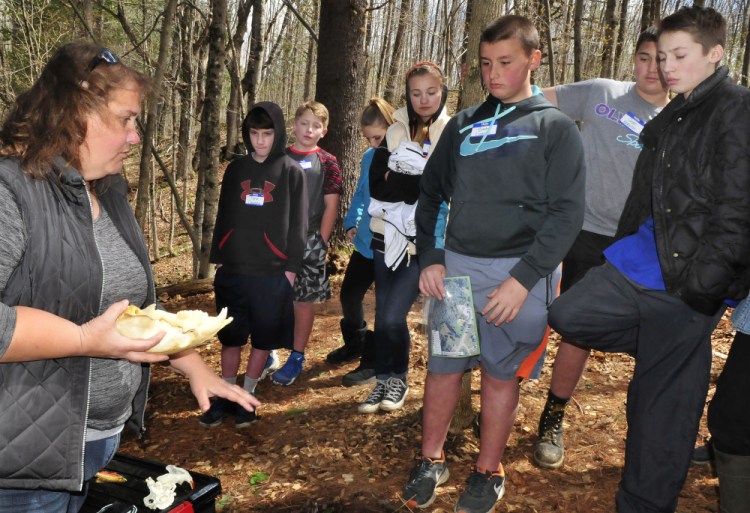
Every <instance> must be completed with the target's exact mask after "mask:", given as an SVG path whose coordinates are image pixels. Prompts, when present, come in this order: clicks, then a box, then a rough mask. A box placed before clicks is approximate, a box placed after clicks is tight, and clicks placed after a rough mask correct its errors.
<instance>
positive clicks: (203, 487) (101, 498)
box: [81, 453, 221, 513]
mask: <svg viewBox="0 0 750 513" xmlns="http://www.w3.org/2000/svg"><path fill="white" fill-rule="evenodd" d="M105 470H109V471H111V472H117V473H118V474H121V475H122V476H123V477H124V478H126V479H127V481H126V482H124V483H96V482H94V481H93V480H92V482H91V484H90V485H89V493H88V497H87V499H86V503H85V504H84V505H83V509H81V513H167V512H170V513H192V512H195V513H215V511H216V508H215V505H214V502H215V500H216V497H217V496H218V495H220V494H221V481H219V480H218V479H217V478H215V477H212V476H207V475H205V474H199V473H198V472H190V475H191V476H192V478H193V482H194V484H195V487H194V488H191V487H190V484H188V483H184V484H180V485H177V490H176V496H175V500H174V502H173V503H172V505H171V506H170V507H168V508H166V509H161V510H154V509H149V508H148V507H146V505H145V504H144V503H143V498H144V497H146V496H147V495H148V493H149V491H148V486H147V485H146V478H147V477H150V478H152V479H154V480H156V478H157V477H159V476H160V475H162V474H166V472H167V470H166V465H164V464H160V463H155V462H152V461H148V460H144V459H140V458H134V457H132V456H127V455H125V454H122V453H117V454H116V455H115V457H114V459H112V461H111V462H110V463H109V465H107V468H106V469H105Z"/></svg>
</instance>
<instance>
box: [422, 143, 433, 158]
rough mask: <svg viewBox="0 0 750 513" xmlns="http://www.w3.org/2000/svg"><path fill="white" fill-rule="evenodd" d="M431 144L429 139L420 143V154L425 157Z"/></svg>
mask: <svg viewBox="0 0 750 513" xmlns="http://www.w3.org/2000/svg"><path fill="white" fill-rule="evenodd" d="M431 147H432V145H431V144H430V141H425V142H424V144H423V145H422V156H424V157H426V156H427V155H429V154H430V148H431Z"/></svg>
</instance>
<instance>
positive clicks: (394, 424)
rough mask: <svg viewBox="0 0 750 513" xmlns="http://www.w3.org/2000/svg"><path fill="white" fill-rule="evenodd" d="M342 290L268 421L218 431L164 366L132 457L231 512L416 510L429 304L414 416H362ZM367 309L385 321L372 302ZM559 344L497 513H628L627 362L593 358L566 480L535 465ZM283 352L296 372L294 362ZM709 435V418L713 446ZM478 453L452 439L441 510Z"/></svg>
mask: <svg viewBox="0 0 750 513" xmlns="http://www.w3.org/2000/svg"><path fill="white" fill-rule="evenodd" d="M178 267H179V266H177V265H176V264H175V263H174V262H172V261H171V260H168V261H161V262H159V263H157V264H156V266H155V272H156V275H157V277H158V279H159V278H160V279H164V277H165V276H169V275H174V274H175V273H176V272H178V271H176V269H177V268H178ZM184 268H186V267H183V269H184ZM187 268H189V267H187ZM340 280H341V275H337V276H334V277H333V278H332V284H333V288H334V292H335V294H334V298H333V299H331V300H330V301H329V302H327V303H324V304H321V305H318V306H319V308H318V310H317V316H316V320H315V326H314V328H313V334H312V338H311V342H310V345H309V347H308V351H307V354H306V356H307V360H308V361H307V364H306V366H305V369H304V371H303V373H302V375H301V377H300V378H299V379H298V380H297V381H296V382H295V383H294V384H293V385H292V386H290V387H281V386H276V385H272V384H271V383H270V381H264V382H262V383H260V384H259V386H258V392H257V393H258V397H259V399H260V400H261V401H262V402H263V405H262V406H261V407H260V408H259V410H258V412H259V415H260V416H261V419H260V421H259V422H257V423H256V424H253V425H251V426H250V427H249V428H246V429H244V430H237V429H235V427H234V422H233V421H232V420H227V421H225V422H224V423H223V424H222V425H220V426H218V427H215V428H204V427H202V426H200V425H199V424H198V416H199V415H200V412H199V410H198V409H197V406H196V403H195V400H194V399H193V397H192V396H191V394H190V391H189V387H188V384H187V380H186V379H184V378H183V377H182V376H179V375H177V374H176V373H174V372H173V371H171V370H170V369H169V368H167V367H164V366H158V367H157V368H156V369H155V372H154V377H153V379H152V386H151V390H150V402H149V416H148V424H147V425H148V428H149V431H148V434H147V437H146V438H145V439H144V440H134V439H127V440H125V441H124V443H123V446H122V448H121V450H122V451H123V452H125V453H127V454H131V455H134V456H139V457H144V458H149V459H153V460H158V461H161V462H164V463H171V464H175V465H179V466H182V467H185V468H188V469H191V470H194V471H197V472H201V473H205V474H210V475H213V476H216V477H218V478H220V479H221V483H222V489H223V494H222V495H221V496H220V497H219V498H218V500H217V503H216V506H217V511H220V512H224V513H230V512H231V513H237V512H305V513H324V512H327V513H335V512H355V513H358V512H362V513H367V512H396V511H398V512H404V513H405V512H407V511H409V508H407V507H406V506H405V505H404V504H403V502H402V501H401V498H400V493H401V490H402V487H403V484H404V482H405V479H406V476H407V475H408V472H409V470H410V468H411V467H412V464H413V457H414V454H415V451H416V450H417V449H418V447H419V441H420V437H421V429H420V408H421V404H422V392H423V388H424V379H425V373H426V360H427V357H426V355H427V349H426V345H425V337H424V336H423V334H422V332H421V324H420V319H421V315H420V311H421V310H420V309H421V303H420V302H418V304H417V305H415V307H414V309H413V310H412V313H411V314H410V315H409V326H410V329H411V334H412V353H411V355H412V356H411V370H410V375H409V381H410V387H411V389H410V393H409V396H408V398H407V401H406V404H405V406H404V408H403V409H402V410H400V411H397V412H393V413H383V412H380V413H377V414H372V415H364V414H360V413H358V412H357V408H356V406H357V404H358V402H360V401H361V400H363V399H364V398H365V397H366V396H367V395H368V393H369V391H370V386H369V385H367V386H363V387H353V388H346V387H343V386H342V385H341V377H342V376H343V375H344V374H345V373H346V372H348V371H349V370H351V369H352V368H354V367H355V366H356V364H355V363H351V364H346V365H343V366H340V367H334V366H331V365H328V364H327V363H325V356H326V354H327V353H328V352H329V351H330V350H332V349H334V348H335V347H338V346H339V345H340V343H341V339H340V332H339V319H340V307H339V304H338V301H337V295H336V292H337V290H338V287H339V284H340ZM161 300H162V301H163V302H164V304H165V306H166V307H167V308H168V309H169V310H171V311H177V310H181V309H195V308H199V309H204V310H206V311H208V312H211V313H214V312H215V310H214V301H213V295H212V294H203V295H198V296H192V297H187V298H181V297H179V296H178V297H166V296H165V297H162V298H161ZM366 303H367V310H368V318H369V319H370V320H372V318H373V316H372V313H373V304H374V298H373V297H372V294H371V293H370V294H368V297H367V300H366ZM731 340H732V333H731V331H730V330H729V324H728V318H727V317H726V316H725V318H724V320H722V323H721V324H720V326H719V329H718V330H717V331H716V332H715V334H714V358H713V368H712V373H711V381H712V384H711V390H710V393H709V397H710V396H711V395H712V394H713V389H714V383H715V380H716V378H717V377H718V374H719V372H720V371H721V367H722V365H723V362H724V358H725V355H726V354H727V352H728V350H729V344H730V342H731ZM556 347H557V335H555V334H554V333H553V335H552V337H551V342H550V348H549V351H548V354H547V360H546V365H545V368H544V372H543V374H542V376H541V378H540V379H539V380H535V381H526V382H524V383H523V384H522V387H521V388H522V390H521V402H520V406H519V411H518V417H517V420H516V423H515V428H514V431H513V433H512V436H511V439H510V441H509V444H508V448H507V450H506V453H505V458H504V465H505V472H506V476H507V485H506V486H507V488H506V490H507V491H506V494H505V497H504V498H503V500H502V501H500V502H499V503H498V505H497V508H496V511H497V512H524V513H525V512H530V513H538V512H555V511H560V512H566V513H574V512H581V513H599V512H613V511H614V494H615V490H616V488H617V484H618V482H619V479H620V472H621V468H622V465H623V450H624V440H625V434H626V427H627V426H626V421H625V394H626V389H627V384H628V378H629V376H630V375H631V373H632V370H633V362H632V360H631V359H630V358H629V357H627V356H622V355H606V356H605V355H604V354H601V353H594V354H593V355H592V358H591V360H590V363H589V367H588V370H587V372H586V373H585V375H584V377H583V380H582V382H581V383H580V384H579V387H578V389H577V392H576V394H575V402H574V404H573V402H571V405H570V406H569V407H568V415H567V417H566V419H567V420H566V424H565V442H566V460H565V465H564V466H563V467H562V468H560V469H559V470H555V471H550V470H541V469H539V468H537V467H535V466H534V465H533V464H532V462H531V455H532V452H533V444H534V441H535V437H536V426H537V422H538V419H539V415H540V413H541V410H542V407H543V405H544V398H545V397H546V392H547V388H548V385H549V379H550V373H551V364H552V361H553V359H554V355H555V350H556ZM247 350H249V348H247ZM199 351H200V353H201V354H202V355H203V357H204V358H205V359H206V360H207V361H208V362H210V364H211V365H212V366H213V367H214V368H215V369H217V371H218V369H219V352H220V345H219V343H218V342H217V341H215V340H214V341H212V342H210V343H208V344H206V345H205V346H203V347H201V348H200V349H199ZM281 353H282V354H281V356H282V361H284V359H285V358H286V353H285V352H283V351H282V352H281ZM241 372H244V365H243V368H242V369H241ZM478 387H479V379H478V374H477V373H476V372H475V375H474V377H473V387H472V396H473V402H474V407H475V409H476V410H478V408H479V388H478ZM706 434H707V430H706V428H705V418H704V420H703V422H702V426H701V435H706ZM698 441H700V439H699V440H698ZM477 450H478V439H477V437H476V436H475V434H474V432H473V431H472V429H470V428H469V429H467V430H465V431H464V432H463V433H462V434H460V435H458V436H453V437H451V438H450V439H449V441H448V443H447V445H446V454H447V457H448V462H449V468H450V471H451V478H450V479H449V481H448V482H447V483H446V484H445V485H443V486H442V487H440V489H439V494H438V498H437V500H436V502H435V503H434V505H433V507H432V508H431V509H429V510H428V511H433V512H444V513H447V512H450V511H453V506H454V504H455V500H456V498H457V495H458V494H459V493H460V490H461V488H462V485H463V482H464V480H465V478H466V476H467V475H468V471H469V465H470V464H471V463H472V462H473V461H474V457H475V455H476V453H477ZM716 487H717V480H716V478H715V475H714V473H713V471H712V469H711V467H710V466H693V467H692V468H691V470H690V473H689V475H688V478H687V482H686V484H685V487H684V490H683V493H682V495H681V498H680V502H679V506H678V511H679V512H680V513H698V512H717V511H718V507H717V488H716Z"/></svg>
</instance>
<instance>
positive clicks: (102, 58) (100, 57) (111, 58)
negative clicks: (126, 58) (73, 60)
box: [86, 48, 120, 76]
mask: <svg viewBox="0 0 750 513" xmlns="http://www.w3.org/2000/svg"><path fill="white" fill-rule="evenodd" d="M102 63H106V64H119V63H120V59H118V58H117V55H115V54H114V53H112V51H111V50H109V49H108V48H102V51H101V52H99V53H98V54H97V55H96V57H94V58H93V59H91V62H89V65H88V66H86V76H88V75H90V74H91V72H92V71H94V68H96V67H97V66H98V65H99V64H102Z"/></svg>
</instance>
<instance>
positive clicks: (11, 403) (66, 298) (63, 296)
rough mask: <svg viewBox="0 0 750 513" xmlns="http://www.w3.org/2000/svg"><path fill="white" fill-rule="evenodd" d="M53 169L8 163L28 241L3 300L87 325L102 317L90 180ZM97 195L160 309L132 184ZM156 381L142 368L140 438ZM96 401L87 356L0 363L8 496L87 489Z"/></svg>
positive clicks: (101, 186)
mask: <svg viewBox="0 0 750 513" xmlns="http://www.w3.org/2000/svg"><path fill="white" fill-rule="evenodd" d="M55 167H56V170H57V171H59V172H60V174H59V179H57V178H50V179H47V180H37V179H32V178H30V177H29V176H27V175H25V174H24V173H21V172H20V170H19V166H18V162H17V160H15V159H0V180H1V181H2V182H3V183H4V184H5V185H6V186H7V187H8V188H9V190H10V191H12V192H13V194H14V195H15V197H16V201H17V202H18V205H19V208H20V211H21V215H22V216H23V219H24V226H25V230H26V240H27V245H26V248H25V252H24V255H23V258H22V260H21V262H20V264H19V265H18V267H16V269H15V270H14V271H13V273H12V274H11V276H10V278H9V280H8V283H7V285H6V287H5V289H4V290H3V291H2V292H0V300H2V302H3V303H5V304H6V305H10V306H29V307H33V308H38V309H41V310H45V311H47V312H51V313H54V314H56V315H58V316H60V317H63V318H65V319H68V320H70V321H72V322H74V323H76V324H82V323H84V322H87V321H89V320H91V319H92V318H94V317H96V316H97V315H98V312H99V304H100V300H101V290H102V264H101V260H100V257H99V253H98V250H97V248H96V243H95V240H94V232H93V223H92V214H91V207H90V202H89V199H88V197H87V193H86V188H85V183H84V181H83V178H82V177H81V175H80V173H79V172H78V171H77V170H76V169H74V168H72V167H68V166H66V165H65V164H64V163H63V162H62V159H57V160H56V161H55ZM96 194H97V198H98V200H99V203H100V205H101V207H102V208H104V209H105V210H106V211H107V213H108V214H109V216H110V217H111V218H112V221H113V222H114V224H115V226H116V227H117V229H118V231H119V232H120V234H121V235H122V236H123V238H124V239H125V240H126V241H127V242H128V244H129V245H130V246H131V248H132V249H133V251H134V253H135V254H136V255H137V256H138V258H139V260H140V261H141V264H142V265H143V267H144V269H145V270H146V275H147V276H148V280H149V292H148V298H147V304H151V303H153V302H154V300H155V297H154V296H155V294H154V288H153V277H152V274H151V266H150V262H149V258H148V252H147V250H146V247H145V245H144V243H143V238H142V235H141V232H140V228H139V227H138V225H137V223H136V221H135V217H134V216H133V214H132V211H131V209H130V205H129V204H128V201H127V184H126V183H125V181H124V180H123V179H122V178H121V177H120V176H112V177H107V178H105V179H103V180H100V181H99V183H98V184H97V189H96ZM0 229H2V228H0ZM49 343H50V344H54V343H55V341H54V340H50V341H49ZM148 378H149V370H148V366H145V365H144V367H143V379H142V382H141V387H140V389H139V391H138V394H137V395H136V398H135V401H134V404H133V417H132V418H131V419H130V420H129V421H128V423H129V424H132V423H134V426H135V427H136V428H138V429H139V430H140V429H142V426H143V412H144V409H145V401H146V391H147V387H148ZM88 393H89V359H88V358H86V357H75V358H60V359H55V360H41V361H35V362H26V363H4V364H0V488H45V489H51V490H70V491H75V490H80V489H81V487H82V485H83V458H84V445H85V444H84V440H85V427H86V418H87V413H88Z"/></svg>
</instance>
